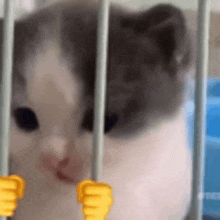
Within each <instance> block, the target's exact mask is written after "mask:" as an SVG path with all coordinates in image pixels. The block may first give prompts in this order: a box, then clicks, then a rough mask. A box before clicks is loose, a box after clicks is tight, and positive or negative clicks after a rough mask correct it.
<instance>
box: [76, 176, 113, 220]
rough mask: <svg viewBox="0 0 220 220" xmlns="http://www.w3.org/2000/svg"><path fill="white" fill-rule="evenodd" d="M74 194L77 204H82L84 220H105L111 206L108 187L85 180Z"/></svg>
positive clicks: (110, 190) (110, 193)
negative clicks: (75, 194)
mask: <svg viewBox="0 0 220 220" xmlns="http://www.w3.org/2000/svg"><path fill="white" fill-rule="evenodd" d="M76 192H77V202H78V203H83V209H82V213H83V214H84V217H85V220H105V218H106V216H107V215H108V214H109V210H110V207H111V206H112V204H113V199H112V188H111V187H110V186H109V185H107V184H105V183H101V182H95V181H92V180H90V179H86V180H83V181H82V182H80V183H79V184H78V185H77V186H76Z"/></svg>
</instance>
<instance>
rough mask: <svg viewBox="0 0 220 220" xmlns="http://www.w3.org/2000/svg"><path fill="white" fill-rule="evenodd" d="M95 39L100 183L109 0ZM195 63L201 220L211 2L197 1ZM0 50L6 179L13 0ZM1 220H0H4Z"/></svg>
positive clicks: (0, 169) (0, 140)
mask: <svg viewBox="0 0 220 220" xmlns="http://www.w3.org/2000/svg"><path fill="white" fill-rule="evenodd" d="M99 4H100V10H99V20H98V22H99V28H98V38H97V60H96V62H97V65H96V82H95V106H94V108H95V110H94V115H95V117H94V137H93V167H92V179H93V180H95V181H98V180H100V176H101V169H102V160H103V153H104V146H103V143H104V141H103V140H104V113H105V95H106V71H107V48H108V47H107V46H108V26H109V0H100V3H99ZM198 4H199V13H198V27H199V29H198V63H197V73H196V93H195V97H196V100H195V103H196V110H195V136H194V154H193V183H192V184H193V194H192V213H191V215H192V220H202V214H203V196H202V195H203V177H204V164H205V135H206V134H205V130H206V129H205V128H206V99H207V95H206V90H207V76H208V54H209V24H210V12H211V0H199V2H198ZM4 11H5V13H4V29H3V32H4V33H3V50H2V61H3V62H2V69H1V74H2V75H1V92H0V106H1V111H0V175H1V176H7V175H8V156H9V152H8V144H9V130H10V102H11V88H12V64H13V37H14V0H5V10H4ZM5 219H6V218H4V217H3V218H1V217H0V220H5Z"/></svg>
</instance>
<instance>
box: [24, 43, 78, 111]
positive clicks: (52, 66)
mask: <svg viewBox="0 0 220 220" xmlns="http://www.w3.org/2000/svg"><path fill="white" fill-rule="evenodd" d="M45 45H47V46H44V47H43V48H42V49H41V50H39V51H41V52H39V53H38V54H36V56H35V58H33V59H34V60H32V61H29V62H27V63H26V66H27V68H26V70H27V71H30V69H31V72H32V74H29V75H28V74H27V75H28V76H29V77H27V87H26V91H27V99H28V101H29V102H30V103H31V105H33V106H37V107H38V106H39V105H52V106H60V108H62V109H65V108H68V109H73V108H75V105H77V100H79V96H80V82H79V80H78V79H77V78H76V77H74V74H72V73H71V71H70V67H69V66H68V64H67V62H66V61H65V60H64V59H62V57H61V54H60V53H61V51H60V47H59V44H58V43H55V42H48V43H46V44H45ZM29 64H30V66H29ZM25 75H26V74H25Z"/></svg>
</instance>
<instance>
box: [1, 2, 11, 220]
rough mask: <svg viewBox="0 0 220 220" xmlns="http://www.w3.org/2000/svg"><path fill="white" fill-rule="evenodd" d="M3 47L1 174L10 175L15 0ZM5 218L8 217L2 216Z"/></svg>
mask: <svg viewBox="0 0 220 220" xmlns="http://www.w3.org/2000/svg"><path fill="white" fill-rule="evenodd" d="M4 5H5V7H4V22H3V49H2V69H1V76H0V77H1V85H0V87H1V91H0V101H1V103H0V107H1V109H0V175H1V176H7V175H8V157H9V150H8V146H9V132H10V103H11V88H12V65H13V63H12V62H13V57H12V56H13V40H14V0H5V2H4ZM0 219H1V220H5V219H6V218H1V217H0Z"/></svg>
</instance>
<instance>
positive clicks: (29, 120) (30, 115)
mask: <svg viewBox="0 0 220 220" xmlns="http://www.w3.org/2000/svg"><path fill="white" fill-rule="evenodd" d="M13 115H14V117H15V120H16V123H17V125H18V127H19V128H20V129H22V130H25V131H27V132H31V131H35V130H37V129H38V128H39V124H38V120H37V117H36V115H35V113H34V112H33V111H32V110H31V109H30V108H17V109H15V110H14V111H13Z"/></svg>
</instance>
